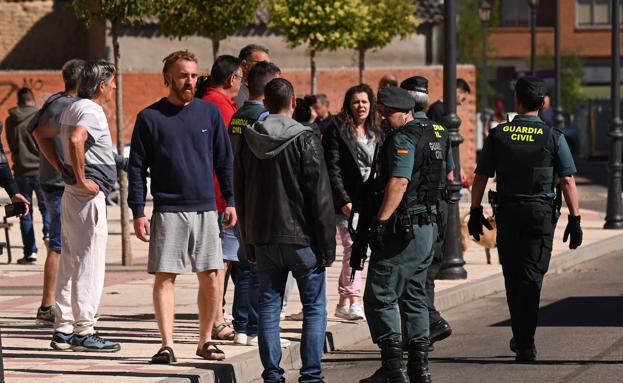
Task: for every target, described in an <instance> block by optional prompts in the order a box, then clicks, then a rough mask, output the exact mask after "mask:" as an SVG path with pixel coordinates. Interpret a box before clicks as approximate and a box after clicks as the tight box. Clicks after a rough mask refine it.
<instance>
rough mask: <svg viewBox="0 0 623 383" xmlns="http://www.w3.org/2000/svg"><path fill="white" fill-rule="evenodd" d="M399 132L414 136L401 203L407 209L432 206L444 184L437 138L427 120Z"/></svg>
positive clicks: (442, 160) (442, 153)
mask: <svg viewBox="0 0 623 383" xmlns="http://www.w3.org/2000/svg"><path fill="white" fill-rule="evenodd" d="M402 131H403V132H406V133H407V134H412V135H413V136H414V137H415V139H416V148H415V161H414V164H413V173H412V176H411V182H410V183H409V186H408V187H407V192H406V193H405V197H404V203H405V204H406V206H407V207H408V208H410V207H413V206H415V205H426V206H429V207H430V206H432V205H435V204H436V203H437V201H439V199H441V192H442V190H443V188H444V186H445V168H446V167H445V158H444V151H443V145H442V143H441V139H439V138H437V135H436V134H435V130H434V129H433V125H432V123H431V122H430V121H427V122H418V123H417V124H415V125H409V126H406V127H404V128H403V129H402Z"/></svg>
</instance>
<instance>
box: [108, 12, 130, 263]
mask: <svg viewBox="0 0 623 383" xmlns="http://www.w3.org/2000/svg"><path fill="white" fill-rule="evenodd" d="M117 28H118V25H117V24H116V23H111V28H110V30H111V34H112V47H113V54H114V58H115V68H117V75H116V76H115V85H116V86H117V89H116V90H115V109H116V116H117V153H119V155H121V156H123V155H124V149H125V133H124V129H123V125H124V121H123V81H122V76H121V52H119V35H118V31H117ZM119 206H120V208H121V263H122V264H123V265H124V266H129V265H131V264H132V246H131V245H130V215H129V210H128V174H127V173H126V172H125V171H120V172H119Z"/></svg>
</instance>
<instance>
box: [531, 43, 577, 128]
mask: <svg viewBox="0 0 623 383" xmlns="http://www.w3.org/2000/svg"><path fill="white" fill-rule="evenodd" d="M560 55H561V57H560V64H561V65H560V66H561V68H560V77H561V78H562V82H561V84H560V98H561V100H560V105H561V106H562V109H563V111H564V113H566V114H567V115H568V116H571V117H572V116H573V114H574V113H575V112H576V110H577V109H578V107H579V106H580V105H582V104H583V103H584V102H585V101H586V98H587V97H586V95H585V94H584V92H583V91H582V77H583V75H584V70H583V68H584V59H583V58H582V55H580V54H579V52H573V51H561V53H560ZM537 67H538V68H541V69H549V70H552V71H553V70H554V50H553V49H552V47H551V46H549V45H545V46H543V47H542V49H541V50H540V51H539V52H538V55H537ZM551 96H552V101H553V98H554V97H555V95H554V94H553V93H552V94H551Z"/></svg>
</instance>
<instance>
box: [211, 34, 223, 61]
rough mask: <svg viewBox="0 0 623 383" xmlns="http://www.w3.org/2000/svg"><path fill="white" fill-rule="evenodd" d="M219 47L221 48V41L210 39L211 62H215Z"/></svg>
mask: <svg viewBox="0 0 623 383" xmlns="http://www.w3.org/2000/svg"><path fill="white" fill-rule="evenodd" d="M220 46H221V40H219V39H217V38H213V39H212V60H213V61H212V62H214V61H216V58H217V57H218V50H219V48H220Z"/></svg>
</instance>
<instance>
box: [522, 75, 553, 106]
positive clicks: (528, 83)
mask: <svg viewBox="0 0 623 383" xmlns="http://www.w3.org/2000/svg"><path fill="white" fill-rule="evenodd" d="M546 94H547V86H545V81H543V80H541V79H540V78H538V77H533V76H524V77H522V78H520V79H519V80H517V84H515V95H516V96H517V98H518V99H519V102H520V103H521V104H522V105H523V106H524V107H526V108H527V109H529V110H537V109H539V108H540V107H541V104H542V103H543V98H544V97H545V95H546Z"/></svg>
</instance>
